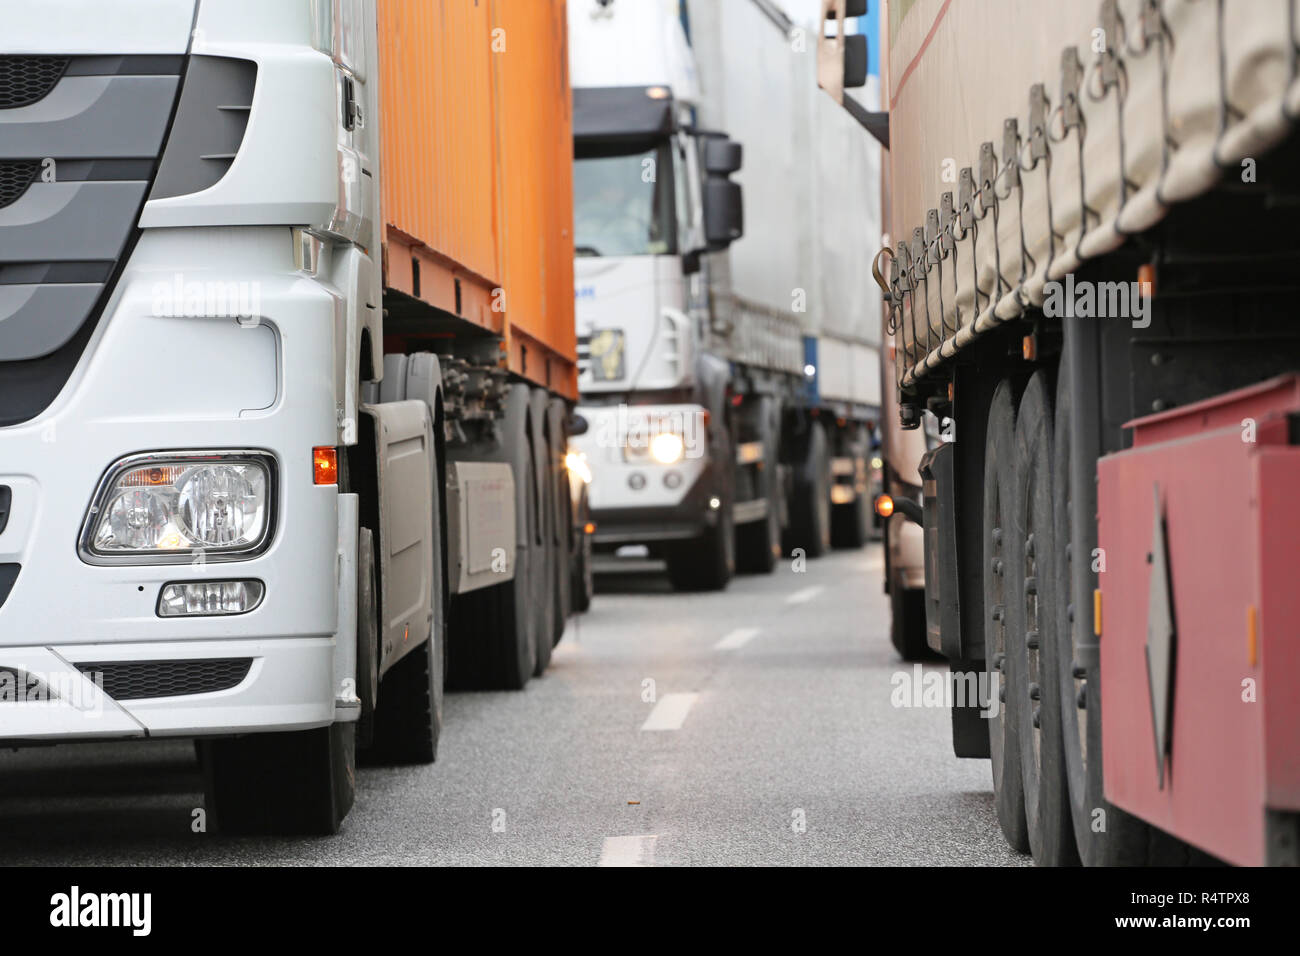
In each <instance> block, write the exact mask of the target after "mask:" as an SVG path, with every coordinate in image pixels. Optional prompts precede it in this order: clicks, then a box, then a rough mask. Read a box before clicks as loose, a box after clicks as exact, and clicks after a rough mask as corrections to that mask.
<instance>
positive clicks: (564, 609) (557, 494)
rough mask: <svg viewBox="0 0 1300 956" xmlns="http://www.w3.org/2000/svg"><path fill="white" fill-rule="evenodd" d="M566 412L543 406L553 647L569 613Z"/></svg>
mask: <svg viewBox="0 0 1300 956" xmlns="http://www.w3.org/2000/svg"><path fill="white" fill-rule="evenodd" d="M568 415H569V411H568V408H566V407H565V404H564V402H563V401H562V400H561V399H558V398H552V399H550V401H549V402H548V404H547V406H546V445H547V448H546V450H547V458H546V461H547V474H549V475H550V481H551V495H550V502H551V522H552V523H551V535H550V538H549V540H550V542H551V548H550V552H549V554H550V556H549V557H548V559H547V568H548V569H549V570H550V572H551V593H552V595H553V597H552V599H551V600H552V601H553V603H554V610H555V626H554V627H555V629H554V632H553V640H552V643H553V644H559V643H560V640H561V639H562V638H563V637H564V628H565V626H566V625H567V624H568V621H569V615H570V614H572V613H573V579H572V575H570V574H569V548H570V541H571V536H572V534H573V499H572V498H571V497H570V495H569V472H568V469H567V468H565V465H564V455H565V452H566V451H567V450H568V439H567V438H566V437H565V434H564V420H565V419H566V418H568Z"/></svg>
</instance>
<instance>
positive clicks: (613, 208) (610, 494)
mask: <svg viewBox="0 0 1300 956" xmlns="http://www.w3.org/2000/svg"><path fill="white" fill-rule="evenodd" d="M769 6H770V5H769ZM569 37H570V40H569V54H570V64H571V69H570V73H571V77H572V82H573V86H574V137H575V140H574V156H575V172H574V200H575V221H574V227H575V253H576V257H577V258H576V260H575V269H574V272H575V283H576V290H575V299H576V321H577V326H578V354H579V368H580V379H579V386H580V389H581V392H582V400H581V405H580V407H579V410H578V411H579V414H580V415H581V416H582V417H583V418H584V419H585V420H586V422H587V424H588V430H587V432H586V433H585V434H584V435H582V436H580V437H579V438H577V439H576V442H575V444H576V445H577V447H578V448H579V449H580V450H581V452H582V453H584V454H585V455H586V456H587V458H588V460H589V463H590V466H591V470H592V473H593V476H594V477H593V481H592V483H591V486H590V501H591V509H592V517H593V519H594V521H595V524H596V532H595V546H596V548H597V549H598V550H601V551H612V550H615V549H618V548H619V547H621V546H624V545H631V544H638V545H644V546H646V547H647V548H648V549H649V552H650V554H651V555H652V556H654V557H659V558H663V559H664V560H666V562H667V567H668V574H669V577H670V579H671V581H672V583H673V585H674V586H675V587H677V588H679V589H718V588H722V587H725V586H726V584H727V582H728V581H729V579H730V578H731V576H732V573H733V571H735V570H739V571H748V572H756V573H767V572H770V571H771V570H772V569H773V568H774V567H775V565H776V561H777V558H778V557H779V556H780V554H781V553H782V550H783V549H784V550H785V551H787V552H790V551H793V550H794V549H802V551H801V552H800V553H803V554H806V555H807V556H810V557H816V556H818V555H820V554H823V553H824V552H825V551H827V550H828V549H829V548H830V547H831V544H832V539H834V541H835V543H836V544H843V545H846V546H857V545H860V544H862V543H863V542H864V541H865V540H866V538H867V537H868V535H869V534H870V530H871V526H872V523H873V517H872V510H871V496H870V493H869V472H870V465H871V460H872V457H873V456H872V445H873V431H874V423H875V422H876V420H877V419H878V415H879V402H880V399H879V375H878V362H879V359H878V350H877V345H876V343H877V342H878V341H879V329H878V316H879V311H878V310H879V297H878V295H877V294H876V293H875V292H874V291H873V290H872V289H871V287H870V286H869V284H868V283H867V282H866V281H864V275H865V274H864V273H863V271H862V269H861V268H860V266H859V264H857V263H854V262H852V261H850V260H848V259H847V258H845V259H843V260H837V259H835V258H833V257H830V256H827V257H824V258H823V257H821V256H820V255H817V254H815V246H816V243H815V242H814V239H815V237H816V235H817V231H816V230H817V229H818V220H817V217H816V215H815V208H816V207H818V206H821V205H823V204H829V203H839V204H842V205H843V206H844V207H845V208H846V209H848V210H851V211H853V212H860V216H859V217H858V219H857V220H856V225H855V228H861V229H862V230H863V241H864V242H865V241H866V239H867V237H868V236H870V235H873V234H877V233H878V222H879V209H878V202H877V197H876V196H875V190H874V187H872V186H871V185H870V179H869V177H867V178H864V179H863V181H862V183H861V184H860V187H858V186H855V187H852V188H842V187H837V190H836V191H835V192H834V193H830V192H828V193H827V194H825V195H822V194H820V193H819V192H818V188H819V187H817V186H816V184H815V183H814V180H813V177H812V176H811V174H810V172H809V161H810V157H811V155H812V151H813V150H814V149H816V148H817V146H816V145H815V144H817V143H819V142H822V141H825V140H827V139H828V138H829V139H832V140H833V141H836V142H838V138H842V134H843V132H844V130H845V128H847V130H848V132H849V133H851V134H856V128H855V127H854V125H853V124H852V122H851V121H850V120H848V119H847V118H845V117H842V116H841V115H840V114H839V112H838V111H837V110H835V109H834V108H833V107H832V106H831V105H830V104H824V105H823V104H822V102H821V99H820V98H819V97H818V95H817V90H816V82H815V76H816V74H815V43H813V42H809V43H808V44H807V45H806V48H805V49H804V50H803V51H795V50H794V49H793V48H792V45H791V43H790V40H789V28H788V25H784V26H783V25H782V24H780V23H774V22H773V21H771V20H770V18H769V16H768V14H767V13H765V11H764V10H763V9H762V8H760V7H759V6H757V5H755V4H753V3H752V2H751V0H729V2H726V3H720V4H695V5H691V6H689V7H688V6H687V5H686V4H684V3H678V2H676V0H652V2H636V3H633V2H627V0H574V2H571V3H570V4H569ZM731 137H734V139H733V138H731ZM742 147H743V150H744V155H743V162H742ZM875 162H877V163H878V153H877V154H876V155H875ZM742 184H743V185H744V186H745V189H746V192H745V199H744V203H743V206H744V209H743V213H742V208H741V206H742V203H741V185H742ZM742 236H743V237H742ZM846 289H847V290H854V291H852V292H849V293H847V294H846V293H845V292H843V291H842V290H846Z"/></svg>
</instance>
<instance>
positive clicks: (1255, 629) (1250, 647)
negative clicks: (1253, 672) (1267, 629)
mask: <svg viewBox="0 0 1300 956" xmlns="http://www.w3.org/2000/svg"><path fill="white" fill-rule="evenodd" d="M1246 653H1247V655H1248V657H1249V659H1250V666H1251V667H1254V666H1255V665H1256V664H1258V663H1259V608H1257V607H1255V605H1253V604H1252V605H1251V606H1250V607H1248V608H1246Z"/></svg>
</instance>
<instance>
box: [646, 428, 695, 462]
mask: <svg viewBox="0 0 1300 956" xmlns="http://www.w3.org/2000/svg"><path fill="white" fill-rule="evenodd" d="M685 453H686V443H685V442H684V441H682V436H681V435H678V434H676V433H674V432H660V433H659V434H658V435H655V437H654V438H652V439H650V457H652V458H653V459H654V460H655V461H657V462H659V464H661V465H675V464H677V462H679V461H681V460H682V455H684V454H685Z"/></svg>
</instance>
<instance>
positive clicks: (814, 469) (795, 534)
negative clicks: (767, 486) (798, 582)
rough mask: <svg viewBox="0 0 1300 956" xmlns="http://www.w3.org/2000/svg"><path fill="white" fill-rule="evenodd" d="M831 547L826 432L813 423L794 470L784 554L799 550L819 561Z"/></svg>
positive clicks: (829, 486) (829, 484)
mask: <svg viewBox="0 0 1300 956" xmlns="http://www.w3.org/2000/svg"><path fill="white" fill-rule="evenodd" d="M830 547H831V460H830V456H829V453H828V451H827V444H826V430H825V429H824V428H823V427H822V423H821V422H819V421H814V422H813V423H812V425H811V426H810V427H809V429H808V439H807V442H806V443H805V446H804V455H803V460H802V461H800V462H799V463H798V465H797V467H796V469H795V478H794V494H793V496H792V500H791V502H790V534H789V536H788V540H787V541H786V551H787V552H788V551H792V550H793V549H795V548H803V549H804V552H805V553H806V554H807V555H808V557H810V558H820V557H821V556H822V555H823V554H825V553H826V552H827V551H829V550H830Z"/></svg>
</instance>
